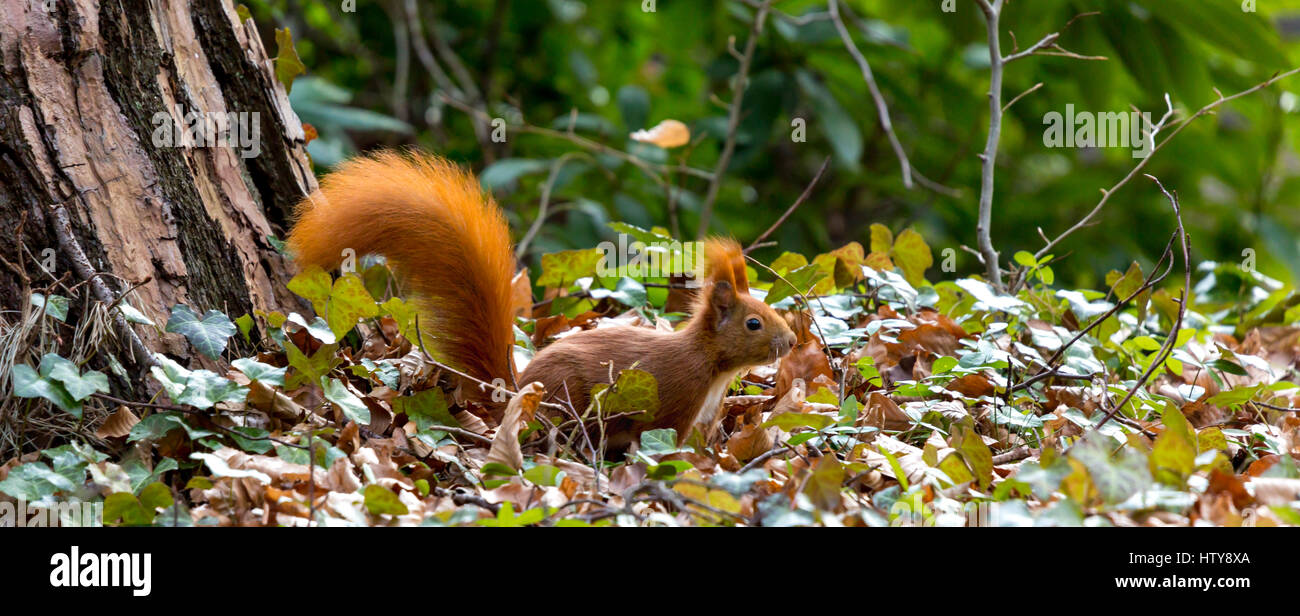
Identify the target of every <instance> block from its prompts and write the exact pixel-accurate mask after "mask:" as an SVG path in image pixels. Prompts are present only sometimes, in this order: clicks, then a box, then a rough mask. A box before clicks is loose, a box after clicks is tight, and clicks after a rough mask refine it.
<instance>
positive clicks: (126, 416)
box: [95, 406, 140, 438]
mask: <svg viewBox="0 0 1300 616" xmlns="http://www.w3.org/2000/svg"><path fill="white" fill-rule="evenodd" d="M138 423H140V418H139V417H136V416H135V413H132V412H131V409H129V408H127V407H126V406H119V407H117V412H116V413H113V414H112V415H109V416H108V418H107V419H105V420H104V423H102V424H100V426H99V429H97V430H95V436H96V437H99V438H121V437H123V436H126V435H128V434H130V433H131V428H132V427H134V426H135V424H138Z"/></svg>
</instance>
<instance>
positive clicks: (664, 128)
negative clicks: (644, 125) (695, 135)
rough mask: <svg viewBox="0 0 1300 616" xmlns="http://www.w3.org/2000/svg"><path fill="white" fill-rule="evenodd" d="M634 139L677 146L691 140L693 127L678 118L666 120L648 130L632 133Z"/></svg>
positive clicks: (666, 145) (658, 144)
mask: <svg viewBox="0 0 1300 616" xmlns="http://www.w3.org/2000/svg"><path fill="white" fill-rule="evenodd" d="M631 138H632V140H633V141H640V142H641V143H650V144H654V145H657V146H659V147H661V148H675V147H679V146H683V145H686V144H688V143H690V142H691V129H689V128H687V127H686V125H685V124H682V123H681V122H678V121H677V120H664V121H662V122H660V123H658V124H656V125H655V126H654V128H650V129H647V130H639V131H636V132H634V133H632V135H631Z"/></svg>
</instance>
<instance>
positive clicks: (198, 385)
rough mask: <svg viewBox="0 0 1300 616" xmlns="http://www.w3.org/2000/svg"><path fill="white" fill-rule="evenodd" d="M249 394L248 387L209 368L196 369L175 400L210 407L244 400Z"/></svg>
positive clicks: (178, 402)
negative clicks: (220, 403)
mask: <svg viewBox="0 0 1300 616" xmlns="http://www.w3.org/2000/svg"><path fill="white" fill-rule="evenodd" d="M247 396H248V388H247V387H244V386H243V385H240V384H239V383H236V382H234V381H232V380H230V379H228V378H226V377H224V376H221V375H219V374H217V373H215V372H211V371H209V370H195V371H193V372H192V373H190V378H188V379H186V380H185V390H184V391H182V392H181V395H180V396H178V397H177V398H175V399H174V401H175V402H176V404H188V405H191V406H195V407H198V408H201V409H208V408H212V407H213V406H215V405H216V404H217V403H218V402H243V401H244V399H245V398H246V397H247Z"/></svg>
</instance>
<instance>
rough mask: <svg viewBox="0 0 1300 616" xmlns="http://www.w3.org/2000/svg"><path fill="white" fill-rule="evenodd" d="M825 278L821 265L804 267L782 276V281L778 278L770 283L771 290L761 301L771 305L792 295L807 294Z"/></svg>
mask: <svg viewBox="0 0 1300 616" xmlns="http://www.w3.org/2000/svg"><path fill="white" fill-rule="evenodd" d="M826 276H827V273H826V269H825V268H824V267H822V265H820V264H817V263H813V264H811V265H805V266H803V267H801V268H799V269H797V270H794V271H792V272H790V273H789V274H786V275H785V276H783V278H784V280H782V279H780V278H778V279H777V281H776V282H774V283H772V289H771V290H770V291H768V292H767V297H765V298H763V301H764V302H766V303H767V304H768V305H772V304H775V303H777V302H779V301H781V300H783V299H785V298H787V297H790V296H792V295H798V294H801V293H807V292H808V291H809V290H811V289H812V288H813V285H815V284H816V283H817V282H818V281H819V280H821V279H822V278H825V277H826Z"/></svg>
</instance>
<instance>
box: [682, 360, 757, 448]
mask: <svg viewBox="0 0 1300 616" xmlns="http://www.w3.org/2000/svg"><path fill="white" fill-rule="evenodd" d="M741 372H743V370H737V371H735V372H729V373H727V374H722V375H719V376H718V377H717V378H716V379H714V381H713V383H711V384H710V385H709V391H708V393H707V394H705V396H704V400H703V401H701V402H700V408H699V410H698V411H696V413H695V426H694V427H696V428H699V429H700V434H703V435H704V438H705V439H710V438H712V437H713V431H714V429H716V427H717V426H716V423H715V422H716V420H717V419H718V418H719V417H718V412H719V411H720V410H722V398H723V396H726V395H727V389H728V388H729V387H731V382H732V381H734V380H736V377H737V376H739V375H740V373H741ZM687 436H689V435H687Z"/></svg>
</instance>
